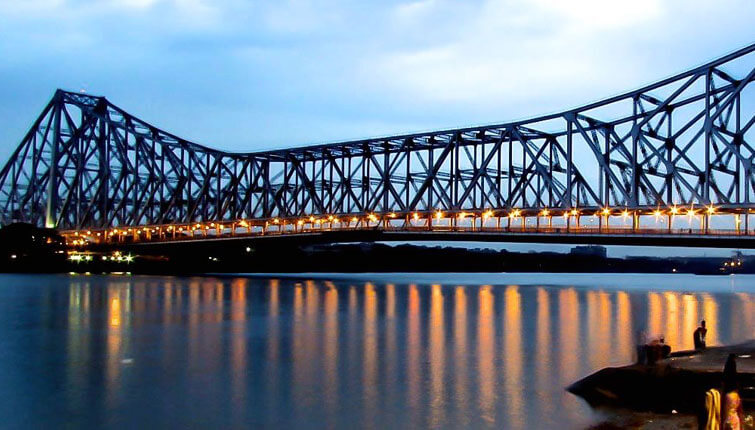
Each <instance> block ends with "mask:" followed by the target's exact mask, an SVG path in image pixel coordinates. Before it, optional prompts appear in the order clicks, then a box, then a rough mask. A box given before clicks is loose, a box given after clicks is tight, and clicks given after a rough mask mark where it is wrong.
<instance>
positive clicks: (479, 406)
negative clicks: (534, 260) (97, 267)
mask: <svg viewBox="0 0 755 430" xmlns="http://www.w3.org/2000/svg"><path fill="white" fill-rule="evenodd" d="M344 277H345V275H340V276H339V275H318V276H314V275H312V276H308V278H309V279H307V278H301V279H296V278H278V279H276V278H272V277H271V278H259V277H255V278H250V277H230V278H210V277H208V278H174V277H141V276H17V275H2V276H0V416H2V417H3V418H2V419H3V421H4V422H3V424H2V425H3V427H25V428H31V427H48V428H57V427H60V426H75V427H79V426H82V427H101V426H110V427H120V428H137V427H144V426H145V425H146V426H151V427H158V426H159V427H184V426H186V427H193V428H196V427H279V428H294V427H295V428H322V427H328V428H334V427H335V428H355V427H356V428H409V427H411V428H424V427H432V428H448V427H454V428H459V427H497V428H582V427H585V426H587V425H589V424H591V423H594V422H596V421H598V420H600V419H601V417H600V415H597V414H596V413H595V412H593V411H592V410H591V409H590V408H589V407H588V406H586V405H585V404H584V403H583V402H582V401H581V400H580V399H578V398H576V397H574V396H572V395H571V394H568V393H566V392H565V391H564V389H563V388H564V386H566V385H568V384H569V383H571V382H573V381H575V380H577V379H579V378H581V377H583V376H585V375H587V374H589V373H591V372H593V371H595V370H597V369H600V368H602V367H605V366H609V365H622V364H627V363H629V362H631V361H632V359H633V357H632V354H633V349H634V346H633V343H634V338H635V333H636V332H637V331H638V330H640V329H646V330H647V331H649V332H650V333H656V334H661V333H662V334H664V335H665V338H666V341H667V343H669V344H670V345H671V346H672V348H674V349H675V350H677V349H687V348H691V347H692V332H693V330H694V329H695V327H696V326H697V323H698V322H699V320H700V319H702V318H704V319H706V320H707V321H708V327H709V331H708V343H709V344H722V343H730V342H736V341H741V340H745V339H750V338H753V337H755V278H753V277H749V276H737V277H695V276H686V275H677V276H658V275H654V276H637V275H557V274H555V275H554V274H548V275H546V274H540V275H500V274H483V275H458V274H457V275H454V274H447V275H446V274H437V275H426V274H380V275H370V274H363V275H358V276H354V277H352V278H344ZM312 278H316V279H312ZM339 278H341V279H340V280H339Z"/></svg>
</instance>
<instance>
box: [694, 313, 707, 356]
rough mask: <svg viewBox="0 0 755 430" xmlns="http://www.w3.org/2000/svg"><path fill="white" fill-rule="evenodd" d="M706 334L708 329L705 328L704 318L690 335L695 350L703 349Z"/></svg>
mask: <svg viewBox="0 0 755 430" xmlns="http://www.w3.org/2000/svg"><path fill="white" fill-rule="evenodd" d="M706 334H708V329H707V328H705V320H702V321H700V327H698V328H697V329H696V330H695V332H694V333H693V335H692V336H693V340H694V342H695V349H696V350H701V349H705V335H706Z"/></svg>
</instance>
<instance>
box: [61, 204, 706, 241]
mask: <svg viewBox="0 0 755 430" xmlns="http://www.w3.org/2000/svg"><path fill="white" fill-rule="evenodd" d="M683 210H684V213H682V211H683ZM614 211H615V209H611V208H603V209H601V210H599V211H597V212H595V213H594V214H593V215H594V216H606V217H607V216H612V215H615V214H614ZM705 212H706V213H707V214H708V215H715V214H716V208H715V207H714V206H708V207H707V208H706V210H705ZM581 214H582V212H581V211H580V210H579V209H576V208H575V209H569V210H566V211H564V212H563V217H564V218H568V217H570V216H579V215H581ZM619 214H620V215H621V216H622V217H625V218H626V217H629V216H630V215H631V214H632V212H630V211H629V210H628V209H624V210H622V211H621V212H619ZM697 214H698V210H697V209H695V208H694V206H692V207H690V208H688V209H683V208H679V207H677V206H673V207H670V208H669V209H668V215H672V216H673V215H687V216H690V217H693V216H696V215H697ZM494 215H495V213H494V212H493V210H490V209H489V210H486V211H484V212H481V213H480V214H479V216H480V217H481V218H482V219H483V220H487V219H489V218H492V217H493V216H494ZM553 215H554V214H553V213H552V211H550V210H549V209H547V208H545V209H542V210H541V211H540V212H538V216H541V217H550V216H553ZM652 215H654V216H656V217H660V216H663V215H666V213H665V212H664V211H662V210H660V209H656V210H654V211H653V212H652ZM469 216H474V217H477V216H478V215H477V214H476V213H474V212H459V213H457V214H456V218H458V219H464V218H466V217H469ZM506 216H507V217H509V218H519V217H521V216H523V213H522V211H521V210H520V209H513V210H511V211H510V212H509V213H508V214H507V215H506ZM386 217H387V218H389V219H395V218H397V217H398V215H397V214H396V213H395V212H390V213H388V214H387V215H386ZM421 217H422V216H421V215H420V214H419V213H418V212H414V213H412V215H411V218H412V219H413V220H415V221H418V220H419V219H420V218H421ZM434 217H435V218H436V219H438V220H440V219H443V218H444V217H445V216H444V213H443V211H442V210H440V209H439V210H437V211H436V212H435V213H434ZM365 218H366V220H367V221H369V222H378V221H380V220H381V219H385V218H381V216H380V214H377V213H369V214H366V215H365ZM359 221H360V219H359V218H358V217H356V216H353V217H351V218H350V219H348V221H347V222H352V223H357V222H359ZM269 222H270V223H272V224H274V225H279V224H281V220H280V218H273V219H272V220H271V221H269ZM325 222H330V223H341V219H340V218H338V217H336V216H333V215H326V216H324V218H317V217H315V216H314V215H312V216H309V217H306V218H302V219H299V220H298V221H297V222H296V224H297V225H298V226H303V225H304V224H308V223H312V224H317V225H319V224H323V223H325ZM236 224H238V226H240V227H243V228H248V227H250V224H249V222H247V221H246V220H241V221H238V222H236V223H232V225H231V228H234V227H235V225H236ZM226 227H228V225H227V224H222V223H217V224H216V223H214V222H211V223H209V224H202V223H196V224H189V225H185V226H172V225H169V226H167V227H165V231H167V232H168V233H172V232H174V231H175V232H178V233H183V232H195V231H197V230H199V231H203V230H204V231H207V230H210V229H215V228H217V229H221V230H222V229H225V228H226ZM158 231H160V230H158V229H157V228H155V227H142V228H138V227H137V228H130V227H126V228H120V229H119V228H114V229H112V230H110V231H106V232H105V236H106V237H112V236H115V235H118V234H132V233H133V234H137V235H139V234H141V233H147V232H150V233H157V232H158ZM73 235H74V236H75V237H76V238H75V239H73V240H72V241H71V243H72V244H73V245H84V244H85V243H86V242H87V241H86V240H85V239H86V238H93V237H94V235H93V233H92V231H91V230H88V231H86V232H78V231H77V232H74V233H73ZM101 235H102V233H101V232H97V233H96V236H97V237H100V236H101Z"/></svg>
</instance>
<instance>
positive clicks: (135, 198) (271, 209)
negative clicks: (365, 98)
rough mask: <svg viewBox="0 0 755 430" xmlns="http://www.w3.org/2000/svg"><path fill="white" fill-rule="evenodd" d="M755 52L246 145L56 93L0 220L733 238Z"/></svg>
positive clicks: (93, 232) (125, 231)
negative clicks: (621, 82) (525, 100)
mask: <svg viewBox="0 0 755 430" xmlns="http://www.w3.org/2000/svg"><path fill="white" fill-rule="evenodd" d="M754 51H755V45H751V46H748V47H746V48H743V49H741V50H739V51H736V52H734V53H732V54H730V55H726V56H724V57H722V58H719V59H717V60H715V61H712V62H710V63H708V64H705V65H703V66H700V67H696V68H694V69H692V70H689V71H687V72H684V73H681V74H678V75H676V76H673V77H670V78H667V79H664V80H661V81H659V82H657V83H654V84H652V85H648V86H646V87H643V88H640V89H638V90H635V91H631V92H628V93H626V94H622V95H619V96H615V97H611V98H608V99H605V100H603V101H600V102H597V103H592V104H588V105H585V106H582V107H579V108H576V109H571V110H567V111H564V112H560V113H555V114H551V115H546V116H542V117H538V118H534V119H530V120H525V121H516V122H509V123H504V124H495V125H486V126H479V127H469V128H461V129H454V130H442V131H434V132H429V133H418V134H407V135H400V136H391V137H384V138H375V139H365V140H358V141H351V142H341V143H331V144H322V145H312V146H307V147H298V148H290V149H281V150H275V151H263V152H253V153H233V152H227V151H220V150H216V149H212V148H209V147H206V146H202V145H199V144H196V143H192V142H189V141H187V140H184V139H182V138H180V137H178V136H175V135H173V134H171V133H168V132H166V131H163V130H161V129H159V128H157V127H155V126H153V125H151V124H149V123H147V122H145V121H143V120H141V119H139V118H137V117H135V116H133V115H131V114H129V113H127V112H126V111H124V110H123V109H121V108H119V107H117V106H115V105H114V104H112V103H111V102H110V101H109V100H107V99H106V98H104V97H95V96H91V95H87V94H79V93H74V92H66V91H62V90H58V91H57V92H56V93H55V95H54V96H53V98H52V100H50V102H49V103H48V104H47V105H46V106H45V108H44V109H43V110H42V113H41V114H40V115H39V117H38V118H37V119H36V120H35V121H34V123H33V125H32V126H31V128H30V130H29V131H28V133H27V134H26V135H25V136H24V138H23V140H22V141H21V143H20V145H19V146H18V147H17V149H16V150H15V151H14V152H13V154H12V156H11V157H10V160H9V161H8V162H7V163H6V164H5V166H4V167H3V169H2V171H0V222H2V224H8V223H11V222H29V223H33V224H36V225H39V226H47V227H55V228H58V229H60V230H62V231H64V232H65V234H66V235H67V236H68V237H69V238H72V240H73V241H75V242H77V243H78V244H85V243H88V242H103V241H104V242H132V241H168V240H180V239H191V238H197V239H207V238H209V237H214V236H235V235H261V234H267V235H270V234H275V233H277V234H285V233H295V234H301V233H307V232H318V231H322V230H338V229H375V228H379V229H386V230H391V229H393V230H395V229H403V230H409V231H426V230H448V231H458V230H463V231H482V232H484V231H497V232H503V233H505V232H514V231H515V232H518V233H521V232H529V231H532V232H535V233H538V234H542V233H553V234H564V233H569V234H575V233H576V234H579V233H580V232H585V233H588V234H590V235H595V234H645V233H652V234H664V233H666V234H669V235H673V234H685V233H689V234H694V235H716V234H723V235H727V236H730V235H736V236H740V235H741V236H743V237H744V236H746V235H750V234H753V232H751V231H750V228H749V218H750V216H749V213H750V210H751V208H752V207H753V203H752V199H753V197H754V196H755V176H754V175H753V157H754V156H755V147H754V146H753V145H755V130H754V127H753V124H754V123H755V85H752V82H753V80H754V79H755V52H754Z"/></svg>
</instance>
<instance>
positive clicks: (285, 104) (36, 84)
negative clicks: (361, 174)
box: [0, 0, 755, 155]
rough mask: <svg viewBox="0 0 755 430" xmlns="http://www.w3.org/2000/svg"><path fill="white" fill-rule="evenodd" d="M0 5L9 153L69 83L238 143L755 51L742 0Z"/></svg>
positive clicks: (458, 114)
mask: <svg viewBox="0 0 755 430" xmlns="http://www.w3.org/2000/svg"><path fill="white" fill-rule="evenodd" d="M0 10H3V13H2V14H0V28H3V37H2V38H0V52H3V61H2V62H0V82H2V83H1V84H0V97H2V99H3V100H4V103H3V104H0V155H2V152H3V151H6V152H7V151H9V149H8V148H11V147H12V146H14V145H15V144H17V143H18V140H19V139H20V136H22V135H23V133H24V132H25V130H26V128H27V127H28V126H29V125H30V123H31V121H32V120H33V119H34V117H35V116H36V114H37V113H38V110H39V108H40V105H43V104H44V102H45V100H46V99H47V98H48V97H49V96H50V95H51V94H52V92H53V91H54V89H55V88H57V87H64V88H69V89H74V90H79V89H80V88H84V89H86V90H87V91H89V92H90V93H94V94H103V95H107V96H108V97H109V98H110V99H111V100H113V101H114V102H115V103H117V104H119V105H122V106H123V107H124V108H126V109H128V110H132V111H134V113H136V114H138V115H140V116H142V117H144V119H147V120H149V121H152V122H154V123H155V124H156V125H158V126H161V127H164V128H166V129H169V130H170V131H173V132H175V133H177V134H179V135H182V136H185V137H187V138H191V139H193V140H197V141H200V142H208V143H212V144H214V145H216V146H219V147H224V148H229V149H237V150H249V149H262V148H266V147H270V146H275V147H279V146H281V144H282V143H283V142H290V143H291V144H297V145H299V144H305V143H307V142H320V141H324V140H339V139H348V138H358V137H363V136H367V135H375V134H378V133H384V134H392V133H401V132H406V131H415V130H417V129H433V128H448V127H454V126H462V125H468V124H475V123H484V122H501V121H506V120H511V119H516V118H521V117H529V116H534V115H536V114H539V113H544V112H550V111H555V110H560V109H563V108H566V107H571V106H574V105H578V104H582V103H585V102H588V101H593V100H595V99H598V98H602V97H605V96H608V95H610V94H614V93H618V92H621V91H625V90H628V89H631V88H635V87H638V86H640V85H642V84H645V83H648V82H651V81H654V80H656V79H658V78H660V77H664V76H668V75H671V74H673V73H675V72H678V71H681V70H683V69H685V68H687V67H689V66H692V65H694V64H699V63H702V62H704V61H706V60H708V59H710V58H712V57H715V56H717V55H720V54H722V53H724V52H727V51H730V50H733V49H736V48H738V47H740V46H742V45H744V44H747V43H750V42H751V40H752V35H753V33H752V30H751V28H752V27H751V22H752V20H753V18H755V10H753V8H752V7H751V6H750V5H749V3H748V2H747V1H746V0H722V1H721V2H716V3H715V4H709V3H707V2H702V1H699V2H696V1H682V0H668V1H660V0H636V1H610V2H606V1H598V0H574V1H568V2H567V1H558V0H533V1H529V2H519V1H513V0H470V1H466V2H456V1H450V0H415V1H401V0H384V1H380V2H376V1H363V2H362V1H360V2H349V1H346V0H321V1H314V0H282V1H279V2H261V1H248V0H225V1H222V2H219V1H210V0H101V1H93V0H26V1H16V0H0ZM276 118H277V119H276Z"/></svg>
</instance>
